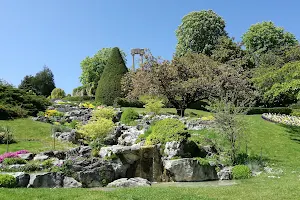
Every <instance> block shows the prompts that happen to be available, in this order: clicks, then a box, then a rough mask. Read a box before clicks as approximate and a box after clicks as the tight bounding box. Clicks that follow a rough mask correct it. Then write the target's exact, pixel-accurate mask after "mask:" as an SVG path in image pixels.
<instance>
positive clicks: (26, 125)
mask: <svg viewBox="0 0 300 200" xmlns="http://www.w3.org/2000/svg"><path fill="white" fill-rule="evenodd" d="M0 126H9V127H11V128H12V131H13V136H14V138H15V140H16V141H17V143H14V144H10V145H9V151H18V150H22V149H26V150H29V151H30V152H41V151H46V150H53V138H52V137H51V136H50V135H51V125H50V124H46V123H42V122H35V121H33V120H31V119H17V120H9V121H8V120H0ZM71 146H73V145H71V144H69V143H61V142H58V141H56V149H65V148H69V147H71ZM4 152H6V145H4V144H0V154H2V153H4Z"/></svg>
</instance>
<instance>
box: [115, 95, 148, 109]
mask: <svg viewBox="0 0 300 200" xmlns="http://www.w3.org/2000/svg"><path fill="white" fill-rule="evenodd" d="M114 105H115V106H118V107H135V108H143V107H144V104H143V102H141V101H138V100H129V99H126V98H120V97H118V98H116V99H115V101H114Z"/></svg>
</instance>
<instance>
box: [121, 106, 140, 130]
mask: <svg viewBox="0 0 300 200" xmlns="http://www.w3.org/2000/svg"><path fill="white" fill-rule="evenodd" d="M138 118H139V113H137V112H136V111H135V110H134V109H132V108H129V109H126V110H124V112H123V114H122V116H121V122H122V123H123V124H126V125H129V126H130V125H133V123H134V121H135V120H136V119H138Z"/></svg>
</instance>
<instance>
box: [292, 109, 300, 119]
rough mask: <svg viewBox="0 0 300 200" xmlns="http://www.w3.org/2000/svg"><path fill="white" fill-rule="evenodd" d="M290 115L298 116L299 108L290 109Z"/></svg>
mask: <svg viewBox="0 0 300 200" xmlns="http://www.w3.org/2000/svg"><path fill="white" fill-rule="evenodd" d="M291 115H292V116H295V117H300V110H299V109H297V110H296V109H295V110H293V111H292V113H291Z"/></svg>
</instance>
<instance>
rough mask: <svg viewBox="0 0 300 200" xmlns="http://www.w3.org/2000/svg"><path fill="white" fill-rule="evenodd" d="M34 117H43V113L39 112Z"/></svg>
mask: <svg viewBox="0 0 300 200" xmlns="http://www.w3.org/2000/svg"><path fill="white" fill-rule="evenodd" d="M36 116H37V117H45V112H43V111H40V112H38V114H37V115H36Z"/></svg>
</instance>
